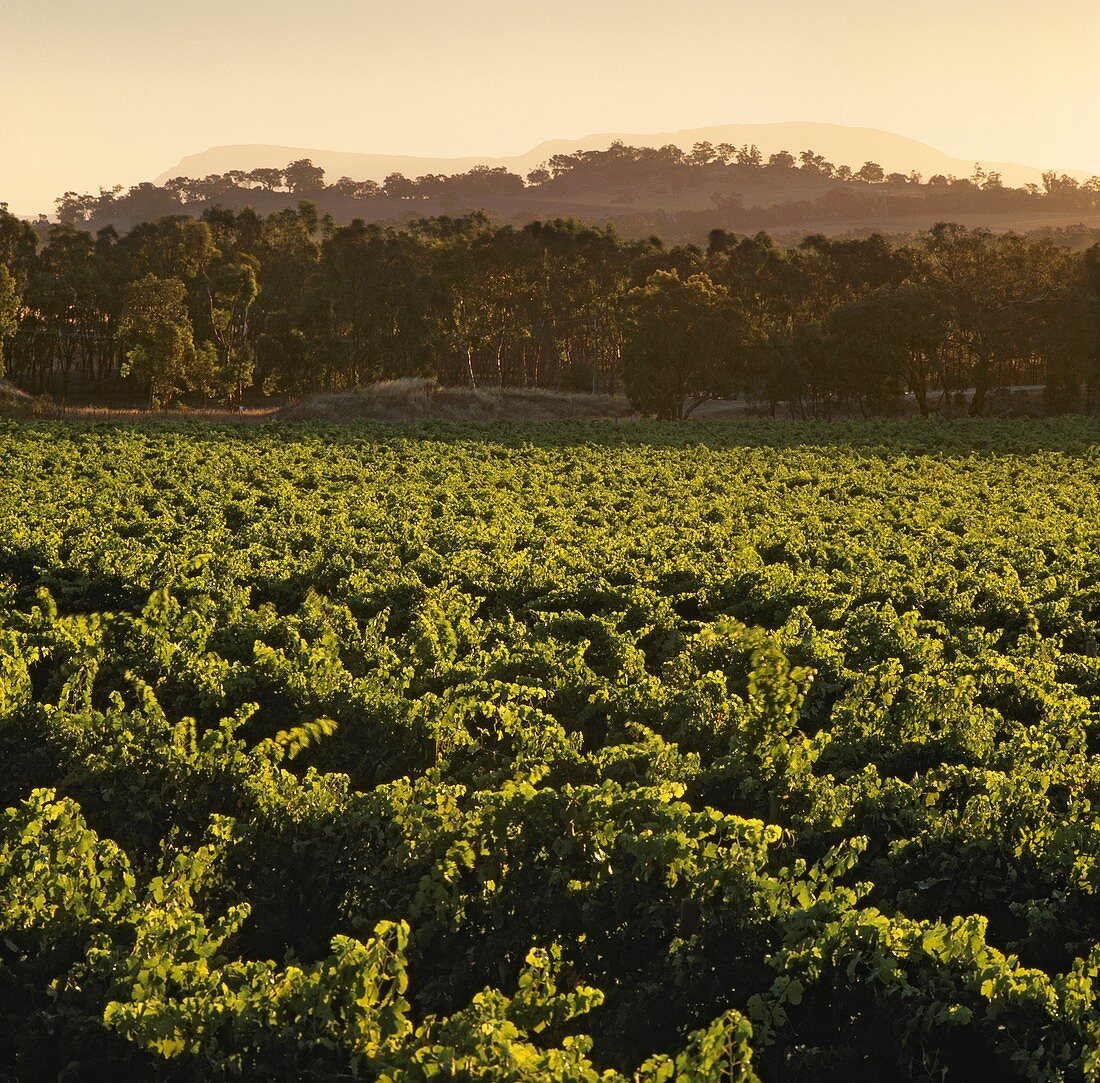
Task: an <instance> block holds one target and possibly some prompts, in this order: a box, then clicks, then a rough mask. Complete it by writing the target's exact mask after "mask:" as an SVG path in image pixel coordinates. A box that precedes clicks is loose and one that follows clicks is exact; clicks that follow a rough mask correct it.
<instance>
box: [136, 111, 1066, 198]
mask: <svg viewBox="0 0 1100 1083" xmlns="http://www.w3.org/2000/svg"><path fill="white" fill-rule="evenodd" d="M616 139H618V140H621V141H622V142H624V143H626V144H627V145H629V146H635V147H659V146H664V145H665V144H668V143H672V144H675V145H676V146H679V147H682V148H684V149H685V150H689V149H690V148H691V147H692V145H693V144H695V143H698V142H709V143H714V144H716V145H717V144H718V143H732V144H734V145H736V146H741V145H742V144H745V143H749V144H752V143H755V144H756V145H757V146H758V147H759V148H760V150H761V151H762V152H763V153H764V154H765V155H769V154H774V153H775V152H777V151H780V150H789V151H791V152H792V153H793V154H796V155H797V154H798V153H799V151H803V150H813V151H815V152H816V153H818V154H822V155H824V156H825V157H826V158H827V159H828V160H829V161H831V162H833V163H834V164H836V165H841V164H845V165H850V166H852V167H853V168H857V169H858V168H859V166H860V165H862V164H863V163H864V162H865V161H873V162H878V164H879V165H881V166H882V167H883V168H884V169H885V170H886V171H887V172H901V173H908V172H909V171H910V170H914V169H915V170H917V171H918V172H920V173H923V174H924V175H925V176H930V175H932V174H935V173H943V174H945V175H949V174H954V175H956V176H959V177H968V176H970V174H971V173H972V172H973V169H974V162H975V159H973V158H969V159H964V158H952V157H950V156H949V155H947V154H944V153H943V152H942V151H940V150H937V149H936V148H935V147H930V146H928V145H927V144H925V143H920V142H918V141H917V140H915V139H908V138H906V137H905V136H902V135H894V134H893V133H891V132H880V131H876V130H875V129H873V128H853V127H848V126H845V125H841V124H807V123H797V122H791V123H784V124H722V125H718V126H716V127H711V128H685V129H684V130H682V131H678V132H650V133H637V132H601V133H598V134H595V135H587V136H584V137H583V138H580V139H557V140H552V141H550V142H546V143H540V144H539V145H538V146H536V147H532V148H531V150H529V151H527V152H526V153H524V154H517V155H513V156H511V157H503V158H500V157H492V156H489V155H470V156H467V157H463V158H427V157H417V156H414V155H402V154H356V153H352V152H348V151H335V150H324V149H319V148H316V147H283V146H273V145H265V144H247V145H241V146H220V147H211V148H210V149H209V150H206V151H203V152H202V153H201V154H191V155H188V156H187V157H185V158H183V159H181V160H180V161H179V162H178V163H177V164H176V165H174V166H173V167H172V168H171V169H167V170H165V171H164V172H163V173H162V174H161V175H160V176H159V177H158V178H157V179H156V182H155V183H157V184H163V183H164V182H165V181H167V180H170V179H172V178H173V177H205V176H208V175H209V174H218V173H226V172H228V171H230V170H235V169H239V170H250V169H257V168H262V167H265V166H282V165H285V164H286V163H287V162H289V161H293V160H295V159H298V158H309V159H311V160H312V161H313V162H314V163H315V164H316V165H319V166H321V167H322V168H323V169H324V170H325V172H326V174H327V175H328V179H329V180H330V181H332V180H336V179H337V178H338V177H342V176H347V177H351V178H352V179H353V180H374V181H381V180H383V179H384V178H385V177H387V176H388V175H389V174H391V173H403V174H404V175H405V176H407V177H418V176H424V175H426V174H431V173H444V174H452V173H462V172H465V171H466V170H468V169H472V168H473V167H474V166H478V165H487V166H490V167H503V168H505V169H508V170H510V171H511V172H514V173H519V174H520V175H521V176H525V175H526V174H527V173H529V172H530V171H531V170H532V169H534V168H535V167H536V166H537V165H539V164H540V163H542V162H545V161H547V160H549V159H550V158H551V157H552V156H553V155H555V154H571V153H572V152H574V151H576V150H602V149H604V148H606V147H607V146H608V145H609V144H610V143H612V142H613V141H614V140H616ZM1055 164H1056V163H1045V164H1044V166H1043V167H1042V168H1039V167H1036V166H1028V165H1020V164H1018V163H1013V162H987V161H983V162H982V166H983V167H984V168H985V170H986V171H987V172H993V171H995V172H999V173H1000V174H1001V176H1002V178H1003V180H1004V183H1005V184H1007V185H1011V186H1013V187H1015V186H1019V185H1023V184H1030V183H1038V182H1039V180H1040V179H1041V175H1042V172H1043V169H1044V168H1053V167H1054V165H1055ZM1059 172H1066V173H1068V174H1069V175H1070V176H1073V177H1076V178H1077V179H1078V180H1083V179H1084V178H1085V177H1086V176H1087V174H1085V173H1081V172H1080V171H1074V170H1062V169H1061V168H1059Z"/></svg>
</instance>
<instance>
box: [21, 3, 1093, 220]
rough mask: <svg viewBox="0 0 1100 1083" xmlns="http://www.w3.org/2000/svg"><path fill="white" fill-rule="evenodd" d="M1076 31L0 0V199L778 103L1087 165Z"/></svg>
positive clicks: (698, 6) (892, 7)
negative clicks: (314, 152) (263, 152)
mask: <svg viewBox="0 0 1100 1083" xmlns="http://www.w3.org/2000/svg"><path fill="white" fill-rule="evenodd" d="M1098 45H1100V2H1098V0H1045V2H1042V3H1037V2H1035V0H1028V2H1026V3H1025V2H1020V0H802V2H794V0H675V2H674V0H295V2H290V0H173V2H171V3H168V2H165V0H0V202H2V201H6V202H8V203H9V204H10V205H11V207H12V209H13V210H16V211H20V212H24V213H27V212H31V211H38V210H47V209H51V207H52V200H53V198H54V197H55V196H56V195H58V194H59V193H61V192H62V191H64V190H65V189H68V188H74V189H77V190H80V191H94V190H96V189H97V188H98V187H99V186H100V185H103V186H106V187H109V186H111V185H112V184H115V183H122V184H133V183H136V182H138V181H140V180H146V179H150V178H152V177H154V176H156V175H157V174H159V173H160V172H161V171H162V170H165V169H167V168H169V167H170V166H172V165H174V164H175V163H176V162H177V161H178V160H179V159H180V158H181V157H182V156H183V155H184V154H191V153H196V152H198V151H201V150H205V149H206V148H207V147H209V146H212V145H216V144H220V143H281V144H288V145H294V146H306V147H318V148H327V149H332V150H351V151H361V152H371V151H380V152H393V153H401V154H428V155H450V154H456V155H457V154H471V153H485V154H513V153H519V152H521V151H524V150H526V149H528V148H529V147H531V146H532V145H534V144H535V143H537V142H540V141H541V140H543V139H549V138H572V137H579V136H582V135H585V134H588V133H590V132H598V131H613V130H622V131H637V132H646V131H658V130H668V129H676V128H689V127H700V126H704V125H710V124H726V123H738V122H745V123H749V122H772V121H784V120H801V121H823V122H831V123H838V124H854V125H861V126H866V127H871V128H881V129H884V130H887V131H893V132H898V133H900V134H902V135H908V136H911V137H913V138H916V139H919V140H921V141H923V142H926V143H930V144H932V145H933V146H936V147H938V148H939V149H941V150H945V151H947V152H948V153H949V154H953V155H956V156H958V157H961V158H965V159H970V160H973V159H984V160H988V161H995V160H1001V161H1016V162H1023V163H1026V164H1033V165H1043V166H1047V165H1054V166H1058V167H1060V168H1073V169H1083V170H1089V171H1094V172H1100V62H1098V60H1097V46H1098ZM276 164H277V163H276Z"/></svg>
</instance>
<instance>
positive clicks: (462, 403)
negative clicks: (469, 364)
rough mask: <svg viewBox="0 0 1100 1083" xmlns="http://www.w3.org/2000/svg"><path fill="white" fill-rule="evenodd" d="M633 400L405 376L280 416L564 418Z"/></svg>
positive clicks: (317, 399) (312, 400)
mask: <svg viewBox="0 0 1100 1083" xmlns="http://www.w3.org/2000/svg"><path fill="white" fill-rule="evenodd" d="M633 412H634V411H633V410H632V409H631V407H630V403H628V402H627V401H626V399H625V398H621V397H619V396H615V395H574V394H569V393H567V392H563V391H546V390H543V389H525V388H513V387H509V388H504V389H499V388H493V389H491V390H488V389H484V388H471V387H440V386H439V385H438V384H437V383H435V381H433V380H425V379H412V378H408V379H402V380H388V381H386V382H384V383H378V384H371V385H370V386H369V387H362V388H357V389H356V390H354V391H338V392H331V393H327V394H321V395H311V396H310V397H309V398H307V399H303V400H302V401H301V402H299V403H295V404H294V405H293V406H287V407H286V408H285V409H283V410H280V411H279V412H278V414H276V416H277V417H278V418H280V419H281V420H284V421H475V422H488V421H560V420H562V419H565V418H571V417H589V418H625V417H630V416H632V415H633Z"/></svg>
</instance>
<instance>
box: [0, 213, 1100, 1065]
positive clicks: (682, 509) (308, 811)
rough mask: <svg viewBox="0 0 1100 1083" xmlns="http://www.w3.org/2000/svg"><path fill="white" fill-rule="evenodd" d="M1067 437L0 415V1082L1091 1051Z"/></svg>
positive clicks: (1087, 1061)
mask: <svg viewBox="0 0 1100 1083" xmlns="http://www.w3.org/2000/svg"><path fill="white" fill-rule="evenodd" d="M285 225H286V227H287V229H290V228H291V226H292V223H289V222H288V223H285ZM734 256H736V258H743V259H756V258H758V257H760V258H763V257H761V253H760V252H759V251H756V252H749V253H745V252H742V253H740V254H739V255H738V254H737V253H736V252H735V253H734ZM731 258H733V257H731ZM815 258H816V257H815ZM765 262H766V260H765ZM1096 446H1097V440H1096V429H1095V426H1094V425H1093V424H1092V423H1090V422H1089V421H1087V420H1085V419H1077V420H1068V419H1061V420H1058V421H1048V422H1041V421H1036V422H1034V423H1029V424H1026V425H1022V424H1018V423H1009V422H972V421H965V420H964V421H959V422H956V423H954V424H953V425H946V424H943V425H938V424H936V423H934V422H919V423H917V422H914V423H896V422H895V423H888V422H864V423H860V424H838V425H832V426H825V425H823V424H818V423H809V424H799V425H784V424H779V425H776V424H774V423H771V424H765V423H740V424H737V425H728V426H727V425H721V424H718V425H714V426H707V427H703V428H700V427H698V426H696V427H693V428H689V427H687V426H677V425H657V424H652V425H648V424H638V425H630V426H613V427H610V426H609V427H601V426H598V425H585V424H556V425H549V426H543V427H539V426H526V427H523V426H518V427H504V428H500V429H494V430H484V429H475V428H469V427H467V428H463V427H458V426H452V427H444V426H436V427H432V426H426V427H416V428H404V429H401V430H400V431H398V430H396V429H393V428H386V427H384V426H377V427H352V428H343V429H335V428H334V429H314V428H300V429H295V430H293V431H290V430H288V429H284V428H280V427H278V426H269V427H264V428H259V427H257V428H248V429H244V428H240V427H232V426H228V427H224V428H219V427H208V426H188V427H182V426H181V427H174V426H171V425H168V424H164V425H156V426H151V427H146V428H142V429H125V428H113V427H108V426H94V425H92V426H84V427H80V426H72V427H65V426H61V425H48V424H43V425H27V426H17V425H15V424H8V425H6V426H3V427H0V456H3V459H4V461H5V462H6V463H9V464H11V469H10V470H9V471H7V472H5V473H4V474H3V475H2V476H0V761H2V762H3V764H4V767H5V770H4V771H3V772H2V773H0V808H4V809H6V811H5V812H4V813H3V814H2V817H0V1035H2V1038H3V1042H4V1045H3V1048H4V1053H5V1059H4V1060H3V1063H2V1064H0V1079H4V1080H9V1079H10V1080H20V1081H21V1080H24V1079H41V1078H51V1079H52V1078H58V1077H60V1078H66V1077H68V1078H80V1079H85V1078H87V1079H92V1080H99V1079H104V1080H107V1079H119V1078H127V1079H129V1078H133V1079H145V1078H159V1079H164V1080H180V1081H187V1083H190V1081H195V1083H197V1081H199V1080H220V1079H224V1080H230V1079H247V1080H266V1079H281V1078H287V1079H303V1080H322V1079H337V1078H359V1079H371V1080H379V1081H383V1080H387V1081H390V1083H399V1081H403V1083H408V1081H415V1080H424V1081H427V1080H436V1079H439V1080H455V1081H459V1080H492V1081H499V1083H506V1081H513V1080H525V1081H530V1083H551V1081H558V1080H576V1081H584V1083H628V1081H629V1083H702V1081H704V1080H708V1081H709V1080H712V1079H716V1080H730V1081H734V1080H736V1081H739V1083H757V1081H760V1080H784V1081H787V1080H793V1081H800V1080H807V1081H808V1080H815V1081H817V1080H837V1081H839V1080H850V1079H858V1078H897V1079H911V1080H927V1079H932V1078H935V1079H959V1080H970V1079H981V1078H998V1079H1020V1080H1035V1081H1039V1080H1059V1079H1061V1080H1090V1079H1097V1078H1100V1010H1098V1008H1097V1003H1098V1000H1097V989H1096V982H1097V980H1098V979H1100V953H1098V950H1097V946H1096V945H1097V943H1098V942H1100V906H1098V905H1097V895H1098V892H1100V834H1098V832H1097V826H1096V811H1095V810H1096V808H1097V802H1098V801H1100V767H1098V766H1097V764H1096V757H1095V752H1096V749H1097V747H1100V710H1098V704H1100V585H1098V579H1097V574H1096V560H1095V550H1096V544H1097V536H1096V527H1095V524H1096V523H1097V522H1098V521H1100V498H1098V497H1097V495H1096V494H1097V493H1098V492H1100V485H1098V483H1100V458H1098V457H1097V454H1096Z"/></svg>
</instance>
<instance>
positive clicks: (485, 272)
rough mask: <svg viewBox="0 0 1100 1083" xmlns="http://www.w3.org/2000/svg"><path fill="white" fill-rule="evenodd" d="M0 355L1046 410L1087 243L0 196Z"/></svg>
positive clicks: (671, 411) (78, 368)
mask: <svg viewBox="0 0 1100 1083" xmlns="http://www.w3.org/2000/svg"><path fill="white" fill-rule="evenodd" d="M0 340H2V341H3V363H4V366H5V369H6V372H7V374H8V376H9V377H10V378H11V379H12V380H13V381H15V382H16V383H17V384H19V385H20V386H22V387H23V388H25V389H26V390H28V391H32V392H36V393H48V394H51V395H53V396H55V397H81V398H91V399H105V398H109V397H110V398H118V397H120V396H126V397H136V396H137V395H141V396H142V397H144V398H147V400H148V402H149V403H150V405H154V406H160V405H164V404H167V403H170V402H171V401H173V400H174V399H176V398H177V397H178V396H180V395H182V394H185V393H193V394H195V395H198V396H202V397H203V398H204V399H207V400H215V401H222V402H227V403H240V402H241V401H242V399H244V398H245V397H246V396H247V395H249V394H255V393H258V392H261V391H262V392H265V393H276V392H278V393H284V394H288V395H292V396H297V395H302V394H306V393H309V392H313V391H319V390H339V389H345V388H351V387H356V386H361V385H363V384H365V383H368V382H371V381H376V380H381V379H390V378H397V377H403V376H427V377H432V378H434V379H435V380H437V381H439V382H440V383H442V384H447V385H454V384H463V383H465V384H471V385H474V386H494V387H508V386H523V387H546V388H556V389H568V390H574V391H593V392H619V391H625V392H626V394H627V395H628V396H629V397H630V398H631V400H632V401H633V402H634V404H635V405H636V406H637V407H638V408H639V409H641V410H643V411H645V412H647V413H650V414H653V415H656V416H659V417H666V418H677V417H680V416H683V415H684V414H685V413H688V412H690V411H691V410H692V409H693V408H694V407H695V406H696V405H698V404H699V403H701V402H703V401H705V400H706V399H708V398H715V397H739V398H748V399H756V400H759V401H761V402H764V403H767V404H768V405H769V406H770V408H771V409H772V411H773V412H774V411H780V410H789V411H790V412H792V413H795V414H798V415H800V416H816V415H828V414H830V413H832V412H834V411H837V410H853V409H856V410H860V411H862V412H864V413H890V412H892V411H894V410H896V409H897V408H898V406H899V403H900V401H901V397H902V396H903V395H905V394H909V395H910V396H912V398H913V400H914V401H915V403H916V407H917V409H918V410H919V411H920V412H921V413H922V414H928V413H931V412H933V411H937V410H938V411H940V412H958V411H964V412H969V413H971V414H979V413H981V412H982V411H983V409H985V408H986V405H987V401H988V398H989V395H990V394H991V392H992V391H993V390H994V389H996V388H997V387H1000V386H1009V385H1014V384H1043V385H1045V387H1046V406H1047V409H1048V410H1050V411H1051V412H1059V411H1067V410H1092V409H1093V408H1094V407H1095V406H1096V405H1097V402H1098V401H1100V398H1098V396H1100V246H1096V247H1094V248H1092V249H1090V250H1089V251H1088V252H1086V253H1084V254H1081V253H1075V252H1072V251H1070V250H1068V249H1066V248H1064V247H1060V246H1058V245H1057V244H1055V243H1054V242H1053V241H1052V240H1050V239H1036V238H1028V237H1022V236H1019V235H1016V234H993V233H990V232H988V231H985V230H970V229H965V228H963V227H961V226H957V225H951V224H941V225H938V226H936V227H935V228H934V229H932V230H930V231H928V232H926V233H923V234H919V235H917V236H916V237H914V238H906V239H905V240H904V241H903V242H896V241H895V242H891V241H890V240H888V239H887V238H885V237H883V236H881V235H877V234H876V235H872V236H870V237H867V238H863V239H854V240H830V239H828V238H826V237H824V236H820V235H814V236H809V237H806V238H805V240H804V241H803V242H802V243H801V244H799V245H797V246H795V247H791V248H784V247H781V246H779V245H777V244H776V243H775V242H774V241H773V240H772V239H771V238H770V237H769V236H768V235H767V234H764V233H758V234H755V235H752V236H746V235H740V234H736V233H731V232H728V231H725V230H722V229H716V230H714V231H712V233H711V234H710V236H709V240H708V243H707V244H706V245H690V244H689V245H672V246H669V245H665V244H663V243H662V242H661V241H660V240H659V239H658V238H656V237H651V238H647V239H643V240H628V239H624V238H622V237H620V236H619V235H618V234H616V232H615V231H614V229H612V228H610V227H604V228H597V227H593V226H588V225H584V224H581V223H578V222H576V221H571V220H553V221H547V222H532V223H529V224H527V225H525V226H523V227H515V226H511V225H505V226H500V225H494V224H493V223H492V222H491V221H490V220H489V219H488V217H487V216H486V215H485V214H483V213H480V212H477V213H472V214H469V215H464V216H457V217H449V216H437V217H431V218H420V219H415V220H413V221H412V222H410V223H409V224H408V225H407V226H406V227H405V228H395V227H385V226H381V225H368V224H365V223H364V222H362V221H361V220H355V221H353V222H352V223H351V224H349V225H346V226H339V225H337V224H336V223H335V222H334V221H333V220H332V218H331V217H329V216H320V215H319V214H318V212H317V208H316V207H315V206H314V205H313V204H312V203H310V202H308V201H301V202H300V203H299V205H298V206H297V207H296V208H294V209H286V210H281V211H277V212H275V213H273V214H270V215H267V216H263V215H260V214H258V213H256V212H255V211H253V210H250V209H245V210H242V211H239V212H235V211H232V210H227V209H224V208H208V209H207V210H206V211H204V212H203V214H202V217H201V218H191V217H188V216H184V215H174V216H168V217H164V218H160V219H157V220H154V221H149V222H145V223H142V224H140V225H138V226H136V227H135V228H133V229H131V230H130V231H128V232H127V233H125V234H123V235H119V234H118V233H117V232H116V231H115V230H114V229H113V228H111V227H107V228H104V229H101V230H99V231H98V232H97V233H96V234H92V233H91V232H89V231H87V230H82V229H80V228H78V227H77V226H74V225H73V224H71V223H59V224H56V225H53V226H51V227H50V228H49V230H48V233H47V235H46V237H45V241H44V243H40V242H39V238H38V236H37V235H36V232H35V230H34V229H33V228H32V226H31V225H30V224H28V223H26V222H24V221H22V220H20V219H18V218H16V217H15V216H13V215H11V214H8V213H7V212H6V211H0Z"/></svg>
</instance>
